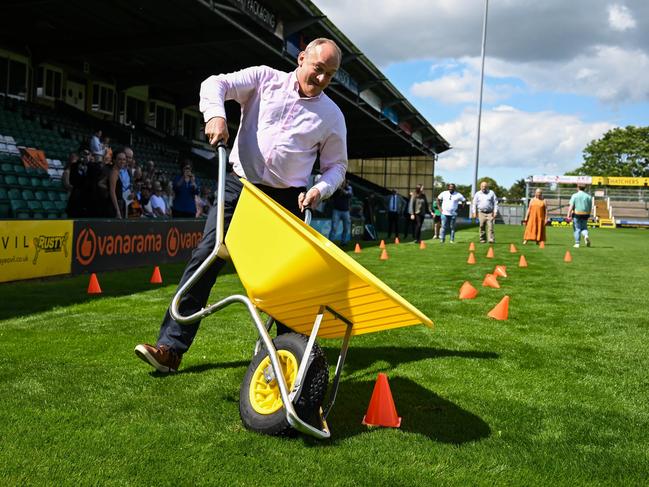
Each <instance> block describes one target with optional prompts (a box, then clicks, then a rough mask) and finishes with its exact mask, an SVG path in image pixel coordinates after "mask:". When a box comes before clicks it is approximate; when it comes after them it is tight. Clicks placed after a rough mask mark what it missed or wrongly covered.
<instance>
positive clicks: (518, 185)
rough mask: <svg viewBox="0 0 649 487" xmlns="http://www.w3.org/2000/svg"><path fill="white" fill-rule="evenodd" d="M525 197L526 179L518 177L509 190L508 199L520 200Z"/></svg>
mask: <svg viewBox="0 0 649 487" xmlns="http://www.w3.org/2000/svg"><path fill="white" fill-rule="evenodd" d="M524 197H525V179H517V180H516V182H515V183H514V184H512V185H511V187H510V188H509V191H507V199H508V200H510V201H516V200H520V199H522V198H524Z"/></svg>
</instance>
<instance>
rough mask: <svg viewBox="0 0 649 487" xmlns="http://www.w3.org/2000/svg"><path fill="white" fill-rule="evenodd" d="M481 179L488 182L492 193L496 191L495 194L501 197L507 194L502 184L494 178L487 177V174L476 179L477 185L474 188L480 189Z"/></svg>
mask: <svg viewBox="0 0 649 487" xmlns="http://www.w3.org/2000/svg"><path fill="white" fill-rule="evenodd" d="M483 181H486V182H487V183H488V184H489V189H491V190H492V191H493V192H494V193H496V196H497V197H498V198H502V197H503V196H507V190H506V189H505V188H503V187H502V186H500V185H499V184H498V183H497V182H496V180H495V179H493V178H490V177H487V176H485V177H483V178H480V179H478V187H477V188H476V190H479V189H480V183H481V182H483ZM471 196H473V195H471Z"/></svg>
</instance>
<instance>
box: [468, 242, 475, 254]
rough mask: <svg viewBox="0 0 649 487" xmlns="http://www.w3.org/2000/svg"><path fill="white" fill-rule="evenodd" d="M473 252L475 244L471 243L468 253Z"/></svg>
mask: <svg viewBox="0 0 649 487" xmlns="http://www.w3.org/2000/svg"><path fill="white" fill-rule="evenodd" d="M473 250H475V244H474V243H473V242H471V243H470V244H469V252H471V251H473Z"/></svg>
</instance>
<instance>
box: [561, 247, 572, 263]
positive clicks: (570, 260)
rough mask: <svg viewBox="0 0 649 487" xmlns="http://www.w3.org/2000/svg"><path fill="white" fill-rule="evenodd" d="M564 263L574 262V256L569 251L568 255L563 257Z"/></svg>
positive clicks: (567, 251)
mask: <svg viewBox="0 0 649 487" xmlns="http://www.w3.org/2000/svg"><path fill="white" fill-rule="evenodd" d="M563 261H564V262H572V255H570V251H569V250H566V255H564V256H563Z"/></svg>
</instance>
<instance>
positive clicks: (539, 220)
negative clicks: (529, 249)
mask: <svg viewBox="0 0 649 487" xmlns="http://www.w3.org/2000/svg"><path fill="white" fill-rule="evenodd" d="M547 215H548V212H547V207H546V204H545V200H544V199H543V191H542V190H541V189H540V188H539V189H537V190H536V191H535V192H534V198H532V199H531V200H530V204H529V206H528V207H527V213H526V214H525V219H524V220H523V223H524V224H525V235H524V236H523V245H525V244H527V241H528V240H533V241H535V242H537V243H538V242H545V224H546V222H547Z"/></svg>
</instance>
